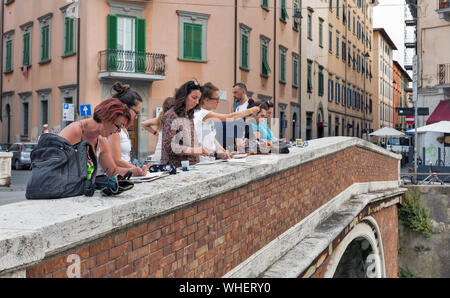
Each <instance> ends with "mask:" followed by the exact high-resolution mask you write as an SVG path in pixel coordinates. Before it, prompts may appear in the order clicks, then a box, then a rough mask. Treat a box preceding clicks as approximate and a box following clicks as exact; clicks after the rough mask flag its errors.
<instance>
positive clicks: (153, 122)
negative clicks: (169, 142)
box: [141, 97, 175, 164]
mask: <svg viewBox="0 0 450 298" xmlns="http://www.w3.org/2000/svg"><path fill="white" fill-rule="evenodd" d="M174 102H175V98H173V97H167V98H166V99H165V100H164V102H163V106H162V112H161V113H159V115H158V117H157V118H152V119H148V120H147V121H144V122H142V123H141V125H142V127H143V128H144V129H145V130H147V131H148V132H150V133H151V134H153V135H155V136H158V142H157V143H156V148H155V154H154V156H153V160H154V161H155V162H156V163H158V164H159V163H160V162H161V145H162V133H160V132H161V130H162V118H163V116H164V114H165V113H166V112H167V111H168V110H170V108H172V106H173V104H174ZM152 126H155V127H156V130H155V129H153V127H152Z"/></svg>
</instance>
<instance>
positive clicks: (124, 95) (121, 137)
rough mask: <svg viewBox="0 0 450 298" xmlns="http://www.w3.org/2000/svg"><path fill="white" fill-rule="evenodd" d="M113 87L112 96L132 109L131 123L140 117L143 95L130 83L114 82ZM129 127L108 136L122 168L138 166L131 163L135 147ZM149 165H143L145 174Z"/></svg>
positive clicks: (114, 155) (113, 154)
mask: <svg viewBox="0 0 450 298" xmlns="http://www.w3.org/2000/svg"><path fill="white" fill-rule="evenodd" d="M111 89H112V90H114V91H115V92H116V93H115V94H114V95H113V96H112V97H113V98H117V99H119V100H120V101H121V102H123V103H124V104H126V105H127V107H128V108H129V109H130V113H131V117H132V120H131V122H130V125H131V124H132V122H133V121H134V120H135V119H138V118H139V113H140V111H141V110H142V97H141V96H140V95H139V94H138V93H137V92H136V91H135V90H133V89H132V88H130V86H129V85H125V84H122V83H120V82H116V83H114V85H113V86H112V88H111ZM128 127H129V126H127V127H124V128H122V129H121V130H120V132H119V133H118V134H113V135H111V136H110V137H109V138H108V144H109V149H110V151H111V155H112V157H113V159H114V162H115V163H116V165H117V166H119V167H122V168H129V169H132V168H136V167H137V166H136V165H134V164H132V163H131V158H130V153H131V151H132V150H133V148H132V145H131V140H130V136H129V134H128ZM133 152H134V151H133ZM149 166H150V165H149V164H148V165H143V166H142V170H143V173H144V175H145V174H146V173H147V171H148V167H149Z"/></svg>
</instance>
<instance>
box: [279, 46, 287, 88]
mask: <svg viewBox="0 0 450 298" xmlns="http://www.w3.org/2000/svg"><path fill="white" fill-rule="evenodd" d="M280 83H286V53H284V52H283V51H280Z"/></svg>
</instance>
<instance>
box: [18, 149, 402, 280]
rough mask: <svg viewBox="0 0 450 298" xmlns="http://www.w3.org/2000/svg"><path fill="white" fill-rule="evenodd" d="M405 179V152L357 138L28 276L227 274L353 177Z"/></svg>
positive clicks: (30, 270)
mask: <svg viewBox="0 0 450 298" xmlns="http://www.w3.org/2000/svg"><path fill="white" fill-rule="evenodd" d="M393 180H398V160H397V159H395V158H393V157H391V156H388V155H383V154H379V153H376V152H374V151H371V150H367V149H366V148H361V147H357V146H353V147H349V148H346V149H344V150H342V151H338V152H335V153H333V154H330V155H327V156H325V157H323V158H320V159H316V160H313V161H311V162H307V163H304V164H301V165H299V166H295V167H293V168H289V169H287V170H285V171H282V172H279V173H276V174H272V175H269V176H266V177H264V178H262V179H258V180H255V181H252V182H251V183H249V184H248V185H246V186H241V187H238V188H236V189H233V190H231V191H228V192H226V193H223V194H220V195H217V196H213V197H210V198H207V199H205V200H202V201H200V202H196V203H192V204H188V205H186V206H184V207H180V208H178V209H176V210H173V211H171V212H169V213H166V214H164V215H162V216H159V217H157V218H151V219H148V220H146V221H143V222H140V223H139V224H137V225H135V226H132V227H127V228H124V229H122V230H120V231H116V232H113V233H110V234H109V235H106V236H103V237H102V238H100V239H97V240H95V241H92V242H89V243H85V244H83V245H79V246H77V247H75V248H73V249H70V250H66V251H64V252H61V253H59V254H58V255H54V256H50V257H47V258H45V259H44V260H42V261H40V262H38V264H35V265H33V266H29V267H27V268H26V276H27V277H65V276H66V274H67V269H68V267H69V266H70V265H71V262H70V261H68V259H67V257H68V256H69V255H71V254H76V255H78V256H79V257H80V259H81V276H82V277H220V276H223V275H224V274H225V273H227V272H228V271H229V270H231V269H232V268H234V267H235V266H237V265H239V264H240V263H241V262H243V261H244V260H245V259H247V258H248V257H249V256H251V255H252V254H253V253H255V252H256V251H258V250H259V249H261V248H262V247H264V246H265V245H267V244H268V243H269V242H270V241H272V240H273V239H275V238H276V237H277V236H279V235H280V234H282V233H283V232H285V231H286V230H287V229H289V228H290V227H291V226H293V225H295V224H296V223H298V222H300V221H301V220H302V219H304V218H305V217H306V216H308V215H309V214H311V213H312V212H313V211H314V210H316V209H317V208H318V207H320V206H322V205H323V204H325V203H326V202H327V201H328V200H330V199H331V198H333V197H334V196H336V195H338V194H339V193H340V192H342V191H343V190H345V189H346V188H348V187H349V186H351V185H352V184H353V183H359V182H368V181H393Z"/></svg>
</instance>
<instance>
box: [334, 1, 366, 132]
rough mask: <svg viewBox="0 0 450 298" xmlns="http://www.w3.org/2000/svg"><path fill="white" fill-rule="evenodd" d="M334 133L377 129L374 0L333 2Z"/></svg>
mask: <svg viewBox="0 0 450 298" xmlns="http://www.w3.org/2000/svg"><path fill="white" fill-rule="evenodd" d="M328 12H329V16H328V19H329V25H328V28H327V36H328V38H327V40H328V47H327V50H328V69H329V72H328V74H329V75H328V112H329V113H328V122H329V128H328V130H329V133H330V135H336V136H355V137H365V138H367V134H368V133H369V132H371V131H372V129H373V115H374V111H373V105H374V104H373V101H374V97H373V75H372V67H373V63H372V62H373V54H372V50H373V48H372V44H373V43H372V27H373V26H372V24H373V4H372V1H360V0H358V1H353V0H347V1H345V0H341V1H339V0H333V1H330V2H329V9H328Z"/></svg>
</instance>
